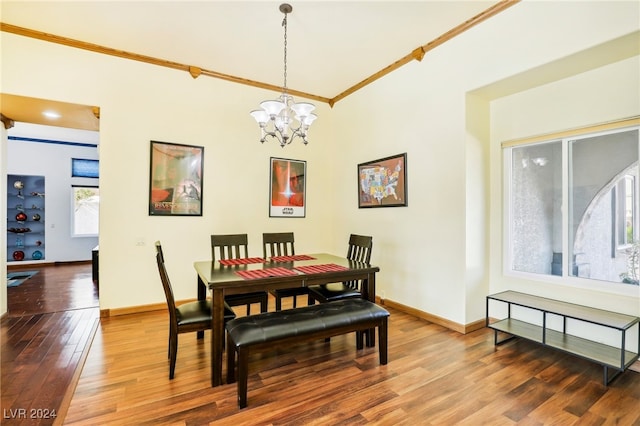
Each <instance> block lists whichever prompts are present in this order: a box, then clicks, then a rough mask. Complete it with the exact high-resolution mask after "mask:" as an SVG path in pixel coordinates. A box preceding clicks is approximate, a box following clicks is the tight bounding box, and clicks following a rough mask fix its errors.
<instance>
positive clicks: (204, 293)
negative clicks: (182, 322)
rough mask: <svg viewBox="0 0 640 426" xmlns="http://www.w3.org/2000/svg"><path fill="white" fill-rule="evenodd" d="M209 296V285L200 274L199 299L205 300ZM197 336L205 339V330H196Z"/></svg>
mask: <svg viewBox="0 0 640 426" xmlns="http://www.w3.org/2000/svg"><path fill="white" fill-rule="evenodd" d="M206 298H207V286H206V284H205V283H204V282H202V279H201V278H200V275H198V300H205V299H206ZM196 337H197V338H198V339H204V331H196Z"/></svg>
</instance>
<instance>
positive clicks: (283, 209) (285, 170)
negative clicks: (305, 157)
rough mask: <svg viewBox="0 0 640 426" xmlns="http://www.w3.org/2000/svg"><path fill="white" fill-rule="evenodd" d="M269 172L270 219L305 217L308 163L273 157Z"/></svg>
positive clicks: (270, 161)
mask: <svg viewBox="0 0 640 426" xmlns="http://www.w3.org/2000/svg"><path fill="white" fill-rule="evenodd" d="M269 170H270V174H269V217H305V216H306V176H307V162H306V161H302V160H290V159H286V158H277V157H271V159H270V160H269Z"/></svg>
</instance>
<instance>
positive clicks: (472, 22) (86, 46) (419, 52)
mask: <svg viewBox="0 0 640 426" xmlns="http://www.w3.org/2000/svg"><path fill="white" fill-rule="evenodd" d="M520 1H521V0H501V1H500V2H498V3H496V4H494V5H493V6H491V7H489V8H488V9H486V10H484V11H482V12H481V13H479V14H478V15H476V16H474V17H473V18H471V19H469V20H467V21H465V22H464V23H462V24H460V25H458V26H456V27H455V28H453V29H451V30H449V31H447V32H446V33H444V34H442V35H441V36H439V37H437V38H436V39H434V40H432V41H430V42H429V43H427V44H425V45H423V46H419V47H418V48H416V49H414V50H413V51H411V53H409V54H408V55H405V56H403V57H402V58H400V59H398V60H397V61H395V62H394V63H392V64H391V65H388V66H387V67H385V68H383V69H382V70H380V71H378V72H376V73H375V74H373V75H372V76H370V77H368V78H366V79H364V80H362V81H361V82H360V83H358V84H356V85H354V86H353V87H350V88H349V89H347V90H345V91H344V92H342V93H340V94H339V95H337V96H335V97H333V98H327V97H324V96H318V95H314V94H311V93H306V92H302V91H299V90H294V89H289V88H287V92H288V93H289V94H291V95H294V96H297V97H303V98H306V99H313V100H316V101H319V102H324V103H327V104H329V105H330V106H331V107H333V105H334V104H335V103H336V102H338V101H339V100H341V99H344V98H345V97H347V96H349V95H350V94H352V93H354V92H356V91H357V90H359V89H361V88H363V87H364V86H366V85H368V84H370V83H372V82H374V81H376V80H378V79H379V78H381V77H383V76H385V75H387V74H389V73H391V72H392V71H394V70H396V69H398V68H400V67H401V66H403V65H406V64H408V63H409V62H411V61H413V60H417V61H422V58H423V57H424V55H425V54H426V53H427V52H428V51H430V50H432V49H434V48H436V47H437V46H440V45H441V44H443V43H445V42H446V41H448V40H451V39H452V38H453V37H455V36H457V35H459V34H461V33H463V32H465V31H466V30H468V29H470V28H472V27H474V26H476V25H477V24H479V23H480V22H482V21H484V20H486V19H488V18H490V17H492V16H494V15H496V14H498V13H500V12H502V11H503V10H505V9H507V8H509V7H511V6H513V5H515V4H517V3H519V2H520ZM0 31H4V32H7V33H12V34H17V35H21V36H24V37H30V38H35V39H38V40H43V41H47V42H50V43H56V44H62V45H65V46H69V47H74V48H77V49H82V50H88V51H91V52H96V53H101V54H104V55H110V56H116V57H119V58H124V59H129V60H133V61H139V62H144V63H148V64H152V65H157V66H161V67H166V68H172V69H176V70H180V71H185V72H188V73H189V74H190V75H191V76H192V77H193V78H198V77H199V76H201V75H206V76H208V77H213V78H217V79H221V80H225V81H230V82H233V83H238V84H244V85H247V86H252V87H258V88H261V89H266V90H272V91H275V92H281V91H282V86H277V85H274V84H268V83H262V82H259V81H255V80H249V79H246V78H241V77H236V76H233V75H229V74H223V73H220V72H217V71H213V70H207V69H203V68H200V67H197V66H194V65H186V64H181V63H179V62H173V61H168V60H166V59H159V58H154V57H152V56H147V55H141V54H138V53H132V52H127V51H124V50H118V49H113V48H110V47H106V46H101V45H98V44H93V43H88V42H85V41H81V40H75V39H72V38H67V37H62V36H59V35H55V34H49V33H45V32H42V31H37V30H32V29H29V28H23V27H19V26H16V25H11V24H7V23H4V22H0Z"/></svg>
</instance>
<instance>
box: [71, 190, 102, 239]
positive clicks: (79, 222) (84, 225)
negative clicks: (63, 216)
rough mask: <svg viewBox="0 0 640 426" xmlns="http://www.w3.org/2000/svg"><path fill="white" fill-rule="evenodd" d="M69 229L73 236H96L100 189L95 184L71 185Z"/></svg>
mask: <svg viewBox="0 0 640 426" xmlns="http://www.w3.org/2000/svg"><path fill="white" fill-rule="evenodd" d="M71 191H72V194H71V200H72V202H73V206H72V213H73V214H72V215H71V221H72V223H71V231H72V236H74V237H97V236H98V224H99V218H100V215H99V210H100V189H99V188H98V187H97V186H79V185H78V186H76V185H74V186H72V187H71Z"/></svg>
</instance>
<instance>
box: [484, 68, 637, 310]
mask: <svg viewBox="0 0 640 426" xmlns="http://www.w3.org/2000/svg"><path fill="white" fill-rule="evenodd" d="M639 76H640V57H639V56H635V57H633V58H629V59H625V60H622V61H618V62H615V63H612V64H610V65H607V66H603V67H599V68H597V69H595V70H591V71H587V72H584V73H582V74H579V75H576V76H574V77H571V78H567V79H563V80H559V81H556V82H553V83H550V84H546V85H543V86H540V87H536V88H532V89H530V90H526V91H523V92H519V93H516V94H513V95H510V96H506V97H503V98H500V99H496V100H495V101H493V102H491V123H492V128H491V146H492V147H491V161H492V163H493V164H495V165H496V167H494V168H492V170H493V175H492V187H494V188H495V191H493V192H492V198H491V211H492V214H491V218H492V220H491V242H492V247H491V251H492V253H496V256H492V258H491V291H492V292H496V291H501V290H504V289H513V290H519V291H526V292H529V293H533V294H539V295H541V296H545V297H551V298H561V299H564V300H569V301H573V302H575V303H586V304H589V305H591V306H596V307H600V308H603V309H608V310H613V311H617V312H623V313H627V314H632V315H640V288H638V287H637V286H630V285H626V284H621V283H603V282H599V281H595V280H590V281H588V282H581V283H578V282H576V283H575V286H579V287H575V286H569V285H560V284H558V283H557V282H556V281H554V279H549V278H546V279H544V280H542V281H531V280H526V279H521V278H516V277H510V276H508V275H507V276H505V274H504V273H503V262H502V258H501V257H500V256H498V254H500V253H502V251H503V245H504V229H505V228H504V226H505V224H504V223H503V221H502V218H503V214H502V212H503V209H504V203H503V199H502V193H501V191H500V188H501V187H502V185H503V181H502V176H501V174H502V166H501V164H502V150H501V148H500V146H501V142H504V141H510V140H514V139H520V138H526V137H531V136H536V135H543V134H546V133H552V132H557V131H562V130H566V129H573V128H579V127H585V126H590V125H593V124H598V123H605V122H608V121H613V120H616V119H621V118H626V117H632V116H638V115H640V96H638V94H639V93H640V77H639Z"/></svg>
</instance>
